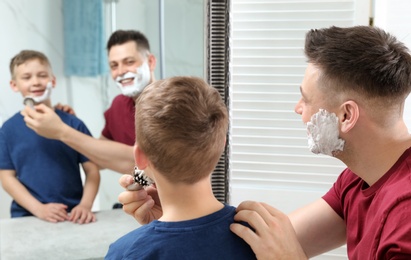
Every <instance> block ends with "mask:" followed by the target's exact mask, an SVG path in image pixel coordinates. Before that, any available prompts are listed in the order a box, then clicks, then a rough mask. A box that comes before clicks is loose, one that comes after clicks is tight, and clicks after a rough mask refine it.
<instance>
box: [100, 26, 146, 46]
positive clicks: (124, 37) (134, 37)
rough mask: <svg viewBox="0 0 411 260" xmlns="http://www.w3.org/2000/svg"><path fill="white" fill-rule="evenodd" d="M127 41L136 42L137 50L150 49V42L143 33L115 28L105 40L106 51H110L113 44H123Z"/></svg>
mask: <svg viewBox="0 0 411 260" xmlns="http://www.w3.org/2000/svg"><path fill="white" fill-rule="evenodd" d="M129 41H134V42H135V43H136V44H137V49H138V50H139V51H150V44H149V43H148V40H147V38H146V36H145V35H144V34H142V33H141V32H139V31H135V30H117V31H115V32H114V33H113V34H112V35H111V36H110V38H109V39H108V42H107V51H110V49H111V47H113V46H114V45H120V44H124V43H126V42H129Z"/></svg>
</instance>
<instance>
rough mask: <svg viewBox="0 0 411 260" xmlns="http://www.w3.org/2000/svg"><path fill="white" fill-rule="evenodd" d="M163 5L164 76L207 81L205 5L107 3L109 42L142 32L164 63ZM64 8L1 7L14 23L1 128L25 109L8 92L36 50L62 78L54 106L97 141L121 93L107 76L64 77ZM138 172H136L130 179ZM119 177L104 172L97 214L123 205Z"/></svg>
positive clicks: (197, 1)
mask: <svg viewBox="0 0 411 260" xmlns="http://www.w3.org/2000/svg"><path fill="white" fill-rule="evenodd" d="M161 2H163V12H162V13H163V14H164V16H163V25H164V27H163V28H164V32H163V38H162V40H163V43H164V45H163V46H164V48H163V49H164V52H163V53H161V54H162V57H163V58H164V59H163V63H164V71H163V73H164V76H165V77H170V76H175V75H193V76H199V77H204V66H203V64H204V28H205V27H204V24H203V21H204V9H205V3H204V2H205V1H204V0H181V1H144V0H138V1H136V0H117V1H116V0H113V1H110V0H106V1H104V21H103V23H104V27H105V39H106V40H107V39H108V37H109V36H110V34H111V32H112V31H113V30H115V29H134V30H139V31H141V32H142V33H144V34H145V35H146V36H147V38H148V39H149V41H150V45H151V51H152V53H153V54H154V55H155V56H156V57H157V59H158V61H159V58H160V48H161V44H160V43H161V41H160V23H161V22H160V21H161V19H160V17H159V14H160V7H161ZM63 3H64V0H58V1H55V0H45V1H42V2H36V3H34V2H33V3H32V1H29V2H27V1H24V0H14V1H2V2H0V16H1V17H3V18H4V19H5V20H7V21H9V22H8V23H7V26H3V33H4V35H7V37H5V39H4V40H3V41H1V42H0V48H1V49H2V50H7V52H6V53H3V58H4V59H2V61H1V62H2V66H0V69H1V71H0V81H1V82H2V83H3V90H2V94H1V95H0V122H4V121H5V120H7V119H8V118H10V117H11V116H12V115H14V114H15V113H16V112H17V111H19V110H21V109H22V108H23V105H22V97H21V96H20V95H18V94H16V93H14V92H13V91H12V90H11V89H10V88H7V83H8V82H9V80H10V73H9V71H8V65H9V61H10V59H11V57H12V56H14V55H15V54H16V53H18V52H19V51H21V50H22V49H34V50H38V51H41V52H43V53H45V54H46V55H47V56H48V57H49V59H50V63H51V64H52V66H53V71H54V73H55V76H56V78H57V84H56V88H55V90H54V91H53V95H52V102H53V104H55V103H58V102H60V103H63V104H69V105H70V106H72V107H73V108H74V110H75V112H76V115H77V116H78V117H79V118H81V119H82V121H84V122H85V123H86V125H87V126H88V128H89V129H90V131H91V133H92V135H93V136H94V137H95V138H99V137H100V135H101V130H102V129H103V126H104V117H103V113H104V111H105V110H106V109H107V108H108V106H109V105H110V104H111V101H112V99H113V98H114V97H115V96H116V95H118V94H119V91H118V89H117V87H115V85H114V82H113V81H112V79H111V78H110V76H107V75H105V76H99V77H78V76H70V77H67V76H66V75H65V74H64V66H63V64H64V60H65V57H64V34H63V28H64V22H63V15H62V13H63V12H61V10H62V8H63ZM16 14H18V15H16ZM105 44H106V43H104V46H105ZM104 51H105V50H104ZM104 54H106V52H105V53H104ZM155 74H156V78H157V79H160V78H161V73H160V66H159V64H158V65H157V68H156V71H155ZM28 159H29V158H28ZM132 170H133V169H130V173H131V171H132ZM119 177H120V175H119V174H118V173H116V172H113V171H110V170H101V178H102V179H101V185H100V190H99V194H98V197H97V199H96V201H95V203H94V206H93V209H94V210H106V209H111V208H112V206H113V204H114V203H116V202H117V196H118V194H119V193H120V192H121V191H122V189H121V187H120V186H119V185H118V179H119ZM0 197H1V200H0V201H1V202H0V218H9V217H10V204H11V198H10V197H9V195H8V194H7V193H5V191H4V190H3V189H1V190H0Z"/></svg>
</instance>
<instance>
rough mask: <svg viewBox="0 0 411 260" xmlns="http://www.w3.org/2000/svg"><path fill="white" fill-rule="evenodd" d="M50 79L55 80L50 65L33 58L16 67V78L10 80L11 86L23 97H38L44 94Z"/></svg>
mask: <svg viewBox="0 0 411 260" xmlns="http://www.w3.org/2000/svg"><path fill="white" fill-rule="evenodd" d="M50 81H54V78H53V76H52V75H51V71H50V68H49V66H47V65H46V64H42V63H41V62H40V61H39V60H38V59H33V60H29V61H26V62H25V63H23V64H21V65H19V66H16V67H15V68H14V78H13V79H12V80H11V81H10V86H11V88H12V89H13V90H14V91H15V92H20V93H21V94H22V95H23V97H26V96H31V97H38V96H42V95H43V94H44V92H45V90H46V87H47V83H49V82H50Z"/></svg>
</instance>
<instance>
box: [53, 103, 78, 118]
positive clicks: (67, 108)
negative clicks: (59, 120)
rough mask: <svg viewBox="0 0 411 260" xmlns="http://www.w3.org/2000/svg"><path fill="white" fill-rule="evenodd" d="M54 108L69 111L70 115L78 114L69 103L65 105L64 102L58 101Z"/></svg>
mask: <svg viewBox="0 0 411 260" xmlns="http://www.w3.org/2000/svg"><path fill="white" fill-rule="evenodd" d="M54 109H58V110H61V111H63V112H66V113H68V114H70V115H73V116H75V115H76V112H74V109H73V108H72V107H71V106H69V105H63V104H61V103H57V104H56V105H55V106H54Z"/></svg>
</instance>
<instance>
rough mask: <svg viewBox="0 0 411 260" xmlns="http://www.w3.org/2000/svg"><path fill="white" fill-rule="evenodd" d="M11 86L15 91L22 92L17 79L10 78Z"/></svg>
mask: <svg viewBox="0 0 411 260" xmlns="http://www.w3.org/2000/svg"><path fill="white" fill-rule="evenodd" d="M10 88H11V89H12V90H13V91H14V92H20V90H19V88H18V87H17V84H16V81H15V80H10Z"/></svg>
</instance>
